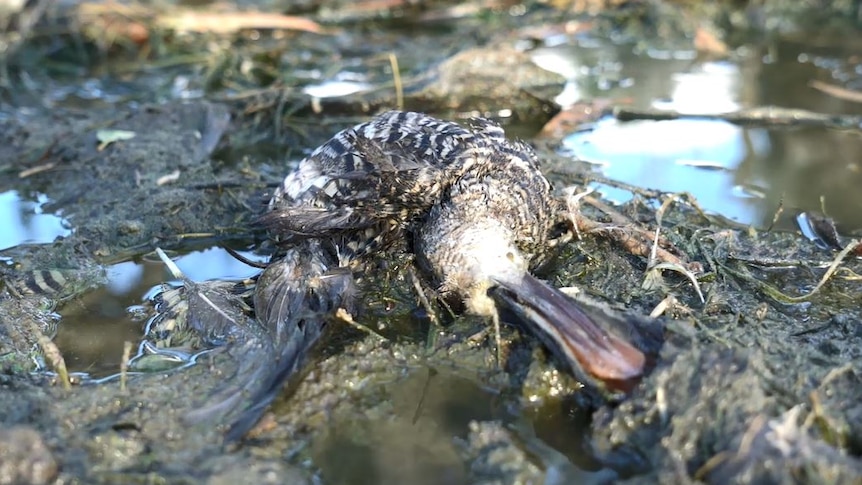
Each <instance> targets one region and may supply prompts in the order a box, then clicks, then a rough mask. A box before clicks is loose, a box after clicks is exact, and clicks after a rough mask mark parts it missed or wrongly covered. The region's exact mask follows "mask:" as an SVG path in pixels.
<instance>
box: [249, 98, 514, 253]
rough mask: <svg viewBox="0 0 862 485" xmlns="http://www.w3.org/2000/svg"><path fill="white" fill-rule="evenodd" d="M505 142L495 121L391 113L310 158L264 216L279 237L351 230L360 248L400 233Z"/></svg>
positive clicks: (350, 131)
mask: <svg viewBox="0 0 862 485" xmlns="http://www.w3.org/2000/svg"><path fill="white" fill-rule="evenodd" d="M500 142H505V137H504V134H503V130H502V129H501V128H500V127H499V126H498V125H496V124H494V123H493V122H490V121H487V120H474V121H473V122H472V123H471V125H470V129H467V128H464V127H462V126H460V125H458V124H455V123H451V122H447V121H442V120H439V119H436V118H432V117H430V116H427V115H424V114H421V113H412V112H401V111H391V112H388V113H384V114H382V115H380V116H378V117H376V118H374V119H373V120H371V121H369V122H367V123H363V124H360V125H357V126H355V127H353V128H349V129H347V130H344V131H341V132H339V133H338V134H336V135H335V136H333V137H332V139H330V140H329V141H328V142H327V143H325V144H324V145H322V146H321V147H319V148H318V149H316V150H315V151H314V152H313V153H312V154H311V155H310V156H309V157H307V158H306V159H304V160H303V161H302V162H301V163H300V164H299V167H298V168H297V169H296V170H295V171H294V172H292V173H291V174H290V175H288V176H287V177H286V178H285V180H284V183H283V184H282V185H281V186H280V187H279V188H278V189H277V190H276V192H275V194H274V196H273V198H272V201H271V202H270V209H271V210H270V212H269V213H268V214H266V215H265V216H264V217H263V218H262V222H263V224H264V225H266V226H267V227H268V228H269V229H270V230H271V231H272V232H273V234H274V235H275V237H276V238H277V239H279V240H293V239H295V238H308V237H318V238H320V237H331V236H333V235H338V234H341V235H343V234H344V233H350V232H352V233H353V234H352V236H353V237H348V242H347V245H346V246H345V247H350V246H352V247H350V249H352V250H354V251H357V252H361V251H363V250H367V249H366V246H369V245H370V246H379V243H380V241H376V242H377V243H378V244H377V245H374V244H373V243H374V242H375V239H376V238H377V237H378V236H380V235H386V236H387V237H390V238H392V239H397V237H396V236H395V234H397V233H398V229H400V228H403V227H404V226H405V225H406V224H408V223H409V222H410V221H411V220H412V218H414V217H415V216H417V215H419V214H422V213H425V212H426V211H427V210H428V209H429V208H430V207H431V205H433V204H434V203H435V202H436V201H437V200H439V198H440V196H441V194H442V192H443V191H445V190H446V188H447V187H448V185H449V184H451V182H452V181H454V180H456V179H457V178H458V176H459V175H460V174H461V173H462V172H463V171H464V170H465V169H466V168H467V167H468V165H469V164H470V163H471V161H474V160H477V159H478V158H480V157H481V155H483V152H484V153H485V154H487V153H488V152H490V151H491V150H492V147H493V146H494V145H495V144H498V143H500Z"/></svg>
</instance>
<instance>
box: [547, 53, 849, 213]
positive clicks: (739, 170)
mask: <svg viewBox="0 0 862 485" xmlns="http://www.w3.org/2000/svg"><path fill="white" fill-rule="evenodd" d="M832 42H833V43H834V44H833V46H834V47H833V49H828V48H823V47H820V48H817V49H816V51H817V52H816V54H812V53H808V52H807V51H808V48H807V47H806V46H804V45H802V44H799V43H796V42H794V41H776V44H775V45H772V46H768V47H763V46H749V47H747V48H740V49H738V50H737V51H736V52H735V53H734V55H733V56H732V57H731V60H722V61H713V60H699V59H698V58H697V56H696V53H695V52H693V51H680V52H676V53H673V52H657V51H646V52H643V53H640V54H635V53H633V48H632V47H631V46H620V45H613V44H610V43H602V42H595V41H592V40H591V41H586V42H579V41H578V40H577V39H575V40H574V42H569V43H564V44H561V45H557V46H554V47H546V48H542V49H539V50H537V51H536V52H535V55H536V57H537V58H538V59H539V62H540V64H541V65H542V66H543V67H545V68H548V69H552V70H556V71H557V72H560V73H561V74H564V75H565V76H566V77H567V78H568V79H569V84H568V87H567V89H566V92H564V93H563V94H562V95H561V97H560V98H558V101H559V102H560V103H561V104H564V105H565V104H571V103H573V102H576V101H578V100H581V99H594V98H609V99H611V100H618V102H617V103H615V104H617V105H620V106H623V107H630V108H640V109H646V108H650V109H655V110H670V111H675V112H678V113H683V114H692V115H715V114H721V113H727V112H733V111H738V110H744V109H749V108H757V107H761V106H779V107H784V108H793V109H809V110H813V111H817V112H826V113H834V114H842V113H843V114H858V113H859V112H862V106H860V105H859V104H858V103H852V102H847V101H842V100H840V99H836V98H833V97H829V96H827V95H826V94H824V93H822V92H820V91H817V90H815V89H814V88H812V87H811V86H810V85H809V83H810V82H811V81H813V80H820V81H823V82H827V83H831V84H839V85H840V82H841V80H842V79H847V78H848V77H849V76H850V74H851V73H853V72H856V71H857V70H858V69H859V66H858V61H856V60H855V59H854V58H853V57H845V56H846V53H845V52H844V49H843V48H842V43H841V41H840V40H839V39H834V40H833V41H832ZM827 43H828V41H827ZM860 150H862V137H860V136H859V134H858V133H857V132H848V131H844V130H837V129H829V128H803V127H786V128H783V127H768V126H766V127H764V126H756V127H745V126H739V125H734V124H731V123H728V122H725V121H717V120H705V119H700V120H698V119H685V120H673V121H631V122H620V121H617V120H616V119H613V118H611V117H608V118H604V119H602V120H600V121H599V122H597V123H595V124H593V125H589V126H582V127H580V129H578V131H576V132H575V133H572V134H570V135H568V136H567V137H565V139H564V140H563V145H562V152H563V153H564V154H568V155H571V156H574V157H577V158H579V159H582V160H584V161H587V162H590V163H594V164H595V165H596V166H597V167H598V168H599V169H600V170H601V172H602V173H603V174H604V175H606V176H607V177H608V178H610V179H613V180H618V181H622V182H626V183H628V184H631V185H634V186H638V187H642V188H647V189H657V190H662V191H668V192H681V191H685V192H689V193H691V194H693V195H694V196H695V198H696V199H697V200H698V202H699V203H700V204H701V206H702V207H704V208H705V209H706V210H708V211H710V212H713V213H716V214H720V215H723V216H725V217H727V218H729V219H731V220H735V221H737V222H740V223H742V224H746V225H753V226H755V227H757V228H766V227H769V226H770V225H771V223H772V219H773V215H774V214H775V213H776V211H777V210H778V209H779V206H781V205H782V204H783V207H784V209H786V210H787V212H786V214H785V217H784V218H782V219H781V220H780V221H779V222H780V225H779V227H783V228H785V229H793V222H792V221H793V217H794V216H795V214H796V213H797V212H798V211H800V210H820V209H821V202H820V198H821V196H823V197H824V198H825V208H826V210H827V213H828V214H829V215H831V216H833V217H835V218H836V219H837V220H838V222H839V223H843V224H844V225H845V226H846V227H847V229H848V230H852V229H856V228H859V227H862V215H860V214H859V211H858V210H854V208H856V207H859V206H860V203H862V193H860V192H859V191H858V189H857V188H858V187H859V186H860V183H862V167H860V164H859V162H858V160H857V159H856V157H855V156H854V154H857V153H859V152H860ZM599 188H600V189H601V190H600V191H601V192H603V193H604V194H605V195H606V196H608V197H609V198H611V199H612V200H617V201H624V200H627V199H628V198H629V197H630V196H631V194H629V193H627V192H622V191H619V190H613V189H610V188H608V187H599Z"/></svg>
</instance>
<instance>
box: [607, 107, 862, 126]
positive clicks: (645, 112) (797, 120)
mask: <svg viewBox="0 0 862 485" xmlns="http://www.w3.org/2000/svg"><path fill="white" fill-rule="evenodd" d="M614 117H616V119H618V120H619V121H636V120H652V121H671V120H692V119H693V120H721V121H726V122H728V123H733V124H736V125H743V126H746V125H757V126H763V125H772V126H815V127H826V128H857V129H858V128H859V126H860V125H862V116H854V115H830V114H824V113H815V112H813V111H806V110H801V109H790V108H781V107H777V106H763V107H759V108H752V109H745V110H740V111H732V112H729V113H719V114H713V113H701V114H688V113H679V112H676V111H664V110H653V109H632V108H623V107H617V108H614Z"/></svg>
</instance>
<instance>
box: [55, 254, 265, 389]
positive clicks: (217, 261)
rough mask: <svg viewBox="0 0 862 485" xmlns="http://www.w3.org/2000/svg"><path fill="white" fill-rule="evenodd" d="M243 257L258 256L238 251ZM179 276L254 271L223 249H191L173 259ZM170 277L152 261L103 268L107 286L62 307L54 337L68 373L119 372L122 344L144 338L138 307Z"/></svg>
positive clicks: (228, 276)
mask: <svg viewBox="0 0 862 485" xmlns="http://www.w3.org/2000/svg"><path fill="white" fill-rule="evenodd" d="M240 253H241V254H242V255H243V256H245V257H246V258H248V259H250V260H253V261H260V260H262V259H263V258H262V257H261V256H258V255H255V254H253V253H249V252H240ZM176 263H177V265H178V266H179V267H180V269H181V270H182V271H183V273H184V274H185V275H186V276H187V277H189V278H190V279H192V280H194V281H206V280H213V279H220V280H240V279H243V278H247V277H250V276H253V275H254V274H256V273H257V272H258V271H260V270H259V269H257V268H253V267H250V266H247V265H245V264H243V263H241V262H239V261H237V260H236V259H235V258H234V257H233V256H231V255H230V254H229V253H228V252H227V251H225V250H224V249H222V248H208V249H205V250H202V251H194V252H191V253H188V254H185V255H183V256H180V257H178V258H177V259H176ZM172 278H173V277H172V276H171V275H170V273H169V272H168V271H167V269H166V268H165V267H164V264H162V263H161V261H158V260H157V259H154V260H152V261H148V260H144V261H127V262H123V263H119V264H115V265H113V266H111V267H109V268H108V269H107V283H106V284H105V285H104V286H103V287H102V288H100V289H98V290H95V291H92V292H89V293H87V294H86V295H83V296H82V297H80V298H77V299H75V300H73V301H72V302H70V303H69V304H67V305H66V306H64V307H63V308H62V310H61V312H60V313H61V314H62V316H63V321H62V324H61V325H60V326H59V330H58V333H57V337H56V339H55V341H56V343H57V345H58V347H59V348H60V350H61V351H62V352H63V356H64V357H65V359H66V364H67V366H68V367H69V370H70V371H72V372H86V373H87V374H88V375H89V377H92V378H97V377H103V376H106V375H111V374H114V373H116V372H118V371H119V368H120V361H121V358H122V354H123V344H124V343H125V342H132V343H133V344H134V345H135V346H137V344H138V343H139V342H140V340H141V337H142V336H143V331H144V325H145V324H146V317H148V316H149V315H148V314H147V313H146V312H142V311H141V307H140V303H141V302H142V301H144V300H145V299H147V298H148V297H151V296H154V295H155V294H156V293H157V291H156V290H157V288H159V287H160V285H161V284H162V283H163V282H165V281H168V280H171V279H172Z"/></svg>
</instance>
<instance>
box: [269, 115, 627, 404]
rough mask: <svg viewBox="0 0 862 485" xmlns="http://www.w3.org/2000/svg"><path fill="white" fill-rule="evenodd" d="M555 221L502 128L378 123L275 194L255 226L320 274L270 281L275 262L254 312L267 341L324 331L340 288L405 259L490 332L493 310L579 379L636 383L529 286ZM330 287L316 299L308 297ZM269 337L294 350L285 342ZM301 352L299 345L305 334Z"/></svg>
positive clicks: (572, 307) (327, 149)
mask: <svg viewBox="0 0 862 485" xmlns="http://www.w3.org/2000/svg"><path fill="white" fill-rule="evenodd" d="M561 220H564V218H561V217H560V213H559V207H558V206H557V204H556V203H555V201H554V198H553V197H552V195H551V187H550V184H549V182H548V181H547V179H546V178H545V177H544V175H542V173H541V171H540V170H539V168H538V160H537V157H536V154H535V152H534V151H533V150H532V149H531V148H530V147H529V146H527V145H525V144H522V143H513V142H509V141H508V140H507V139H506V137H505V133H504V132H503V130H502V128H501V127H500V126H498V125H497V124H495V123H493V122H491V121H489V120H484V119H474V120H472V121H471V124H470V126H469V127H466V128H465V127H462V126H460V125H458V124H455V123H452V122H447V121H443V120H439V119H436V118H433V117H430V116H427V115H424V114H421V113H412V112H401V111H391V112H388V113H384V114H382V115H380V116H378V117H376V118H374V119H372V120H371V121H369V122H366V123H362V124H359V125H357V126H355V127H353V128H349V129H347V130H344V131H341V132H339V133H337V134H336V135H335V136H333V138H332V139H330V140H329V141H328V142H327V143H325V144H324V145H322V146H321V147H319V148H317V149H316V150H314V151H313V152H312V153H311V155H309V156H308V157H307V158H305V159H304V160H303V161H302V162H300V164H299V166H298V167H297V169H296V170H295V171H294V172H292V173H291V174H289V175H288V176H287V177H286V178H285V180H284V182H283V183H282V184H281V186H280V187H279V188H278V189H277V190H276V191H275V193H274V195H273V197H272V199H271V201H270V203H269V211H268V212H267V213H266V214H265V215H264V216H263V217H262V218H261V220H260V222H261V223H262V224H263V225H264V226H265V227H266V228H267V229H268V230H269V232H270V234H271V236H272V238H273V240H275V241H276V243H278V244H279V245H280V246H282V247H284V248H287V251H288V253H287V254H293V256H292V257H293V258H294V260H296V261H298V259H296V258H298V257H300V256H301V257H302V258H306V260H307V261H317V262H318V263H319V264H316V266H315V269H313V270H311V272H310V273H309V274H304V273H303V271H306V270H308V268H309V267H308V266H307V265H299V266H297V265H295V264H294V265H292V266H289V267H290V268H292V269H291V270H290V271H286V270H284V269H283V268H282V269H270V268H278V265H282V264H284V263H283V262H282V261H283V256H276V257H275V258H274V259H273V260H272V263H271V266H270V268H267V269H266V270H265V271H264V275H263V276H262V277H261V278H262V279H264V280H266V281H268V283H267V284H265V285H259V286H260V288H261V289H260V290H259V294H256V295H255V311H256V313H257V314H258V318H259V319H262V320H263V321H265V322H266V323H265V324H266V325H267V326H270V327H273V328H280V327H285V328H293V327H292V325H288V324H285V323H284V322H287V321H289V320H291V319H295V318H297V317H296V315H305V314H307V313H309V312H310V313H311V314H315V315H317V318H320V316H321V315H322V313H321V310H327V309H328V310H334V309H336V308H338V306H339V305H341V304H342V303H344V302H345V301H348V300H349V299H343V297H342V296H340V295H338V294H337V289H339V288H344V289H346V288H351V291H354V290H353V288H354V287H353V280H352V276H347V275H351V274H352V273H353V272H356V271H360V270H362V269H363V268H364V267H365V265H366V263H367V262H368V260H369V257H368V256H369V255H371V254H373V253H375V252H377V251H381V250H387V249H393V248H396V247H399V248H403V249H410V248H412V249H414V250H415V252H416V256H417V259H418V261H419V263H420V266H421V267H422V268H424V269H425V270H426V272H427V274H429V275H431V277H432V278H433V279H434V280H435V282H436V283H438V284H439V285H440V288H441V289H442V290H443V292H444V293H450V294H454V295H457V296H459V297H461V298H462V299H464V300H465V301H466V303H467V309H468V310H469V311H471V312H473V313H478V314H481V315H486V316H490V317H492V318H494V319H495V322H496V321H497V320H496V319H497V306H496V302H498V301H499V302H501V303H502V304H503V305H505V306H507V307H510V308H512V309H514V310H515V311H516V312H517V313H519V314H521V315H522V316H523V317H524V318H525V320H526V321H527V322H529V323H531V328H532V329H534V330H535V331H537V333H538V334H539V335H540V336H541V337H542V338H543V339H544V340H545V341H546V342H548V343H550V344H551V346H552V348H555V349H557V350H561V351H562V354H563V357H564V359H565V361H567V362H569V363H571V364H572V367H573V368H574V369H575V372H576V373H578V374H579V377H584V376H588V377H594V378H597V379H599V380H627V379H631V378H633V377H636V376H638V375H640V373H641V372H642V370H643V366H644V355H643V354H642V353H641V352H640V351H639V350H637V349H636V348H634V347H633V346H632V345H630V344H629V343H627V342H626V341H625V340H624V339H622V338H621V337H619V336H616V335H615V334H613V333H612V332H608V331H606V330H605V329H603V328H602V327H600V326H599V325H597V324H596V322H594V321H593V320H592V319H591V318H590V317H588V316H587V315H586V314H585V313H584V312H583V311H581V310H580V308H579V307H578V305H577V303H576V302H575V301H574V300H572V299H570V298H568V297H566V296H565V295H564V294H563V293H561V292H560V291H559V290H557V289H555V288H553V287H551V286H549V285H548V284H546V283H544V282H542V281H540V280H538V279H537V278H535V277H533V276H532V275H531V274H530V272H529V271H530V270H533V269H536V268H537V267H538V266H540V265H541V264H542V263H543V262H544V260H545V259H546V256H548V255H549V254H550V253H551V250H552V248H553V246H554V245H555V243H556V242H557V240H558V238H557V236H559V235H560V234H555V232H559V231H557V229H559V225H558V222H560V221H561ZM312 266H314V265H312ZM297 269H300V270H301V271H299V272H297V271H295V270H297ZM267 273H269V275H268V274H267ZM336 274H337V275H339V276H338V277H337V278H336V279H335V280H334V281H337V283H336V284H332V285H326V286H325V288H323V290H322V291H317V292H313V291H312V288H311V287H309V286H303V284H304V283H303V281H306V280H308V279H309V278H311V279H315V278H316V279H317V280H318V281H327V279H328V278H329V277H330V276H333V277H334V275H336ZM309 291H312V293H309ZM310 295H311V296H310ZM310 297H311V299H310V300H309V298H310ZM315 308H316V310H315ZM308 322H309V320H306V321H305V324H304V325H305V326H306V327H307V326H309V323H308ZM277 333H278V335H279V339H280V341H281V345H291V342H292V341H291V340H290V338H291V337H290V335H292V334H293V333H294V332H293V331H290V332H288V331H283V330H281V331H278V332H277ZM315 335H319V333H318V332H316V331H315ZM296 338H300V339H305V340H302V342H305V341H307V340H308V339H307V336H306V335H305V334H304V333H302V332H300V334H299V336H298V337H296ZM303 345H304V344H303ZM285 348H287V347H285ZM287 354H289V355H293V353H291V352H288V353H287ZM293 365H294V363H293V362H292V361H291V359H289V358H284V359H280V361H279V362H277V363H276V366H275V367H276V368H277V369H278V374H279V375H281V376H282V377H286V376H287V375H289V373H290V372H292V370H293V369H294V367H291V366H293ZM581 371H583V372H581ZM273 382H274V387H273V391H272V392H274V390H276V389H277V388H278V382H276V381H275V380H274V381H273ZM269 396H270V400H271V397H272V393H270V395H269ZM267 402H268V401H267Z"/></svg>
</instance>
